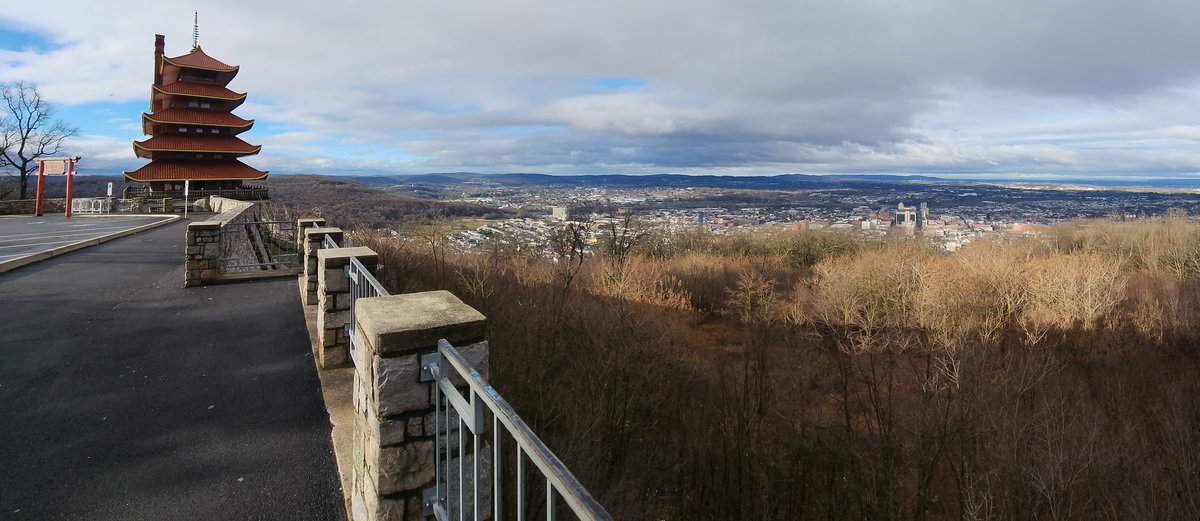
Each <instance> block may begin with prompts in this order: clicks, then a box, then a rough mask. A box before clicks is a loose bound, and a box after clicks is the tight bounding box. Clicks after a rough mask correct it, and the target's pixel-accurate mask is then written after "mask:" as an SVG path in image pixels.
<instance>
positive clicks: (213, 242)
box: [183, 196, 256, 288]
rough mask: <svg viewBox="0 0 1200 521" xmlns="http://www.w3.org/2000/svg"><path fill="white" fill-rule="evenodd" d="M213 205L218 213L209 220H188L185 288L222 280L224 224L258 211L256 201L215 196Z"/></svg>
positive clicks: (210, 199) (185, 240)
mask: <svg viewBox="0 0 1200 521" xmlns="http://www.w3.org/2000/svg"><path fill="white" fill-rule="evenodd" d="M209 204H210V205H211V206H212V207H213V208H214V209H215V210H216V211H218V212H221V213H219V214H217V215H214V216H212V217H210V218H208V219H207V220H204V221H199V222H193V223H188V227H187V232H186V233H185V234H184V243H185V251H184V256H185V263H184V271H183V287H185V288H190V287H193V286H202V285H204V284H211V283H213V282H217V281H218V280H220V279H221V276H222V275H223V274H224V269H223V265H222V263H221V227H222V226H224V225H225V224H227V223H229V222H231V221H233V220H234V219H237V218H239V217H241V216H242V215H243V214H245V213H246V212H253V211H256V210H255V206H254V205H255V203H249V202H245V201H237V200H234V199H226V198H224V197H217V196H213V197H210V198H209Z"/></svg>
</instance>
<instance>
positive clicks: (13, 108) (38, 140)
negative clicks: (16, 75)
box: [0, 81, 79, 199]
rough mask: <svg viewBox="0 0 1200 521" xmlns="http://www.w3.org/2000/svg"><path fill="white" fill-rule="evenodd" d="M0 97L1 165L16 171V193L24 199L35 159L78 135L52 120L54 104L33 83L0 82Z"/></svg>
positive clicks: (63, 124)
mask: <svg viewBox="0 0 1200 521" xmlns="http://www.w3.org/2000/svg"><path fill="white" fill-rule="evenodd" d="M0 98H2V99H3V102H4V112H0V168H4V167H12V168H13V169H14V170H16V172H15V174H16V177H17V185H18V192H19V196H20V198H21V199H24V198H25V197H26V195H27V192H28V188H29V186H28V184H29V175H30V174H32V173H33V172H34V169H35V168H37V159H38V158H41V157H47V156H53V155H55V154H57V153H58V152H59V149H60V148H61V147H62V144H63V141H66V139H67V138H70V137H73V136H75V135H77V134H79V129H77V128H75V127H72V126H69V125H67V124H66V123H63V122H62V121H61V120H56V119H53V117H54V107H53V106H51V105H50V104H49V103H47V102H46V100H44V99H42V93H41V92H40V91H38V89H37V86H36V85H34V84H32V83H26V82H23V81H18V82H15V83H4V84H0ZM9 175H13V174H11V173H10V174H9Z"/></svg>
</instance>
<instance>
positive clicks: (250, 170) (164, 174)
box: [125, 159, 267, 183]
mask: <svg viewBox="0 0 1200 521" xmlns="http://www.w3.org/2000/svg"><path fill="white" fill-rule="evenodd" d="M266 177H267V172H264V171H262V170H259V169H257V168H254V167H252V166H250V165H247V164H245V163H243V162H241V161H237V160H233V161H170V160H161V159H160V160H155V161H151V162H150V163H148V164H145V165H142V167H141V168H139V169H137V170H134V171H133V172H125V179H128V180H130V181H135V182H139V183H145V182H149V181H183V180H187V179H190V180H193V181H194V180H205V181H233V180H243V181H249V180H256V179H265V178H266Z"/></svg>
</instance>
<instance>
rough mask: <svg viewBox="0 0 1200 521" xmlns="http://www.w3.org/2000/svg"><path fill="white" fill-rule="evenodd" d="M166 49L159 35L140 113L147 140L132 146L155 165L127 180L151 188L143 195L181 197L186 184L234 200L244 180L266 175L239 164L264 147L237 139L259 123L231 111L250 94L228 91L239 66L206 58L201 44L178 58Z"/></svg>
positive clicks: (135, 151) (240, 191) (134, 150)
mask: <svg viewBox="0 0 1200 521" xmlns="http://www.w3.org/2000/svg"><path fill="white" fill-rule="evenodd" d="M165 48H166V39H165V38H164V37H163V36H162V35H155V40H154V83H153V84H152V85H151V86H150V112H149V113H143V114H142V131H143V132H144V133H146V134H147V135H149V136H150V137H149V138H148V139H144V140H141V141H134V142H133V152H134V155H136V156H137V157H140V158H145V159H149V160H150V163H148V164H146V165H143V166H142V167H141V168H139V169H137V170H134V171H132V172H125V178H126V179H127V180H130V181H134V182H142V183H148V185H149V186H148V187H145V188H144V189H142V190H139V192H145V193H150V194H153V193H164V194H170V193H178V192H180V191H182V190H183V185H184V182H185V181H188V182H189V184H190V189H191V190H193V191H196V192H204V193H210V194H213V193H215V194H218V195H227V196H229V197H235V198H236V197H238V195H239V194H241V193H242V192H244V190H242V188H243V186H242V183H243V182H244V181H253V180H261V179H264V178H266V177H267V172H265V171H262V170H258V169H256V168H254V167H252V166H250V165H247V164H245V163H242V162H241V161H240V159H239V158H242V157H246V156H250V155H254V154H257V153H258V152H259V151H260V150H261V149H262V147H261V146H260V145H252V144H250V143H248V142H246V141H245V140H243V139H242V138H241V137H239V135H240V134H242V133H243V132H246V131H248V130H250V129H251V127H253V126H254V120H252V119H243V118H241V117H239V116H237V115H235V114H233V110H234V109H236V108H238V107H239V106H241V104H242V103H243V102H245V101H246V94H245V93H238V92H235V91H233V90H230V89H229V87H228V85H229V82H231V81H233V79H234V77H236V76H237V73H238V70H239V67H238V66H236V65H228V64H226V63H224V62H222V61H220V60H218V59H216V58H213V57H211V56H209V55H208V54H206V53H205V52H204V50H203V49H202V48H201V47H200V45H199V43H198V42H197V43H196V45H195V46H194V47H193V48H192V50H191V52H189V53H187V54H183V55H180V56H176V57H168V56H166V55H165ZM225 191H228V192H229V193H228V194H222V193H221V192H225ZM263 196H264V197H263V198H265V194H263ZM256 198H259V197H256Z"/></svg>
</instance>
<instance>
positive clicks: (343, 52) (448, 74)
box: [0, 0, 1200, 179]
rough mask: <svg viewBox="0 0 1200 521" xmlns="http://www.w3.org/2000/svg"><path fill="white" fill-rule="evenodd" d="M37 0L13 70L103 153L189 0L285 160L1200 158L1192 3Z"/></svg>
mask: <svg viewBox="0 0 1200 521" xmlns="http://www.w3.org/2000/svg"><path fill="white" fill-rule="evenodd" d="M164 4H171V5H172V7H166V6H164ZM176 4H186V5H180V6H179V7H174V5H176ZM24 5H25V6H26V7H25V8H23V9H9V8H6V9H3V10H0V81H16V80H24V81H32V82H36V83H37V84H38V85H39V86H40V88H41V90H42V91H43V93H44V95H45V96H46V97H47V98H49V99H50V100H51V101H53V102H54V103H56V104H57V105H58V107H59V113H60V116H61V117H62V118H63V119H65V120H67V121H68V122H70V123H73V124H75V125H76V126H78V127H80V128H81V130H82V132H81V135H80V136H79V137H78V139H76V140H74V142H72V143H71V153H73V154H76V153H77V154H79V155H83V156H85V162H84V163H81V166H85V165H86V167H87V169H86V170H85V171H86V172H89V173H114V172H119V171H121V170H125V169H132V168H136V167H137V166H138V165H139V164H140V163H141V162H143V161H139V160H137V159H135V158H134V157H133V151H132V149H131V147H130V144H129V142H130V141H131V140H133V139H142V138H143V136H142V135H141V131H140V128H139V118H140V114H141V112H142V111H144V110H147V104H148V99H149V84H150V82H151V80H152V72H153V67H152V63H153V47H154V46H153V42H154V34H155V33H161V34H165V35H166V37H167V54H168V55H172V56H174V55H179V54H183V53H186V52H187V51H189V50H190V48H191V31H192V11H193V10H199V12H200V43H201V45H202V46H203V48H204V50H205V51H206V52H207V53H208V54H210V55H212V56H214V57H216V58H218V59H221V60H223V61H225V62H227V63H232V64H237V65H241V67H242V69H241V72H240V74H239V75H238V77H237V78H236V79H235V80H234V81H233V83H232V84H231V85H230V87H231V88H232V89H234V90H235V91H238V92H249V93H250V96H249V101H247V102H246V104H244V105H243V106H242V107H241V108H239V109H238V110H237V114H239V115H241V116H243V117H245V118H249V119H255V120H257V123H256V124H255V127H254V129H253V130H252V131H251V132H249V133H247V134H245V135H244V136H245V137H246V138H247V140H248V141H250V142H252V143H255V144H262V145H264V148H263V153H262V154H260V155H259V156H256V157H253V158H250V159H249V160H247V162H248V163H251V164H253V165H254V166H256V167H259V168H263V169H268V170H271V171H272V172H274V173H326V174H374V173H424V172H445V171H474V172H544V173H582V174H586V173H634V174H638V173H697V174H699V173H704V174H751V173H753V174H773V173H792V172H797V173H827V172H828V173H921V174H933V175H945V176H956V177H964V176H965V177H969V176H980V177H988V178H997V177H999V178H1013V179H1020V178H1043V179H1046V178H1049V179H1053V178H1101V177H1120V178H1146V177H1153V178H1161V177H1187V178H1200V52H1198V50H1200V31H1198V30H1197V29H1196V27H1195V21H1196V20H1197V19H1200V2H1196V1H1194V0H1138V1H1133V0H1122V1H1112V0H1003V1H1001V0H842V1H835V2H830V1H828V0H823V1H810V0H741V1H733V0H724V1H719V0H605V1H591V2H578V1H574V0H406V1H403V2H400V1H383V0H379V1H371V2H368V1H362V0H341V1H337V2H330V1H312V0H286V1H277V0H253V1H247V0H237V1H232V0H230V1H226V0H194V1H192V2H174V1H167V2H135V1H128V0H104V1H96V0H77V1H74V0H46V1H43V2H29V3H26V4H24Z"/></svg>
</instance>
